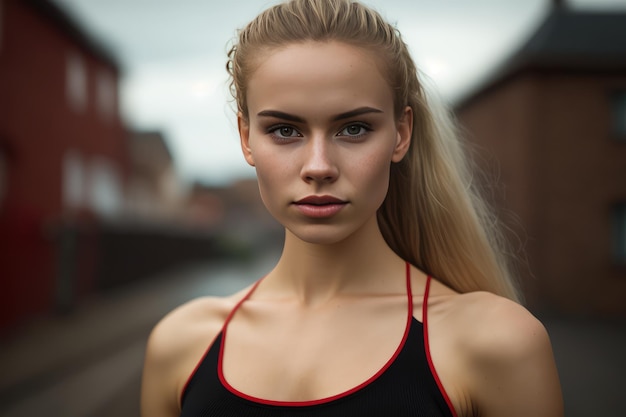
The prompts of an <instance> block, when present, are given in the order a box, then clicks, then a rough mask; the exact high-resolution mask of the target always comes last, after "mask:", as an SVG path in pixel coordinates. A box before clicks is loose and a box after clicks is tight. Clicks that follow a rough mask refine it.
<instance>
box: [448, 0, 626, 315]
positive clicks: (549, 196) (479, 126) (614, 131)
mask: <svg viewBox="0 0 626 417" xmlns="http://www.w3.org/2000/svg"><path fill="white" fill-rule="evenodd" d="M560 3H561V2H557V6H555V7H554V8H553V10H552V11H551V12H550V13H549V15H548V16H547V17H546V19H545V21H543V23H542V24H541V25H540V26H539V27H538V29H537V31H536V32H535V33H534V34H533V35H532V36H531V37H530V39H529V40H528V42H526V43H525V44H524V45H523V47H521V49H519V50H518V51H517V52H516V53H515V54H513V55H512V56H511V58H510V59H508V60H507V61H506V62H504V64H503V65H502V66H501V67H499V68H497V69H496V70H495V71H494V73H493V74H492V75H491V76H490V77H489V79H488V81H487V82H485V83H483V84H482V85H480V86H479V88H477V89H476V90H474V91H473V92H472V93H471V94H469V95H467V96H466V97H464V98H463V99H462V100H460V101H459V102H458V103H457V105H456V112H457V116H458V118H459V121H460V122H461V124H462V125H463V126H464V128H465V130H466V132H467V135H468V137H469V140H470V141H471V142H473V143H476V144H477V145H478V146H477V147H478V150H479V164H482V165H484V168H485V169H486V170H487V171H488V172H490V173H491V174H494V175H495V176H496V177H497V178H498V181H499V184H500V187H499V189H498V192H497V193H495V194H496V195H497V197H496V200H497V201H496V206H497V207H498V208H499V209H500V214H501V217H502V219H503V220H504V221H505V222H506V223H508V225H509V226H510V227H511V229H512V230H513V231H514V232H515V233H516V235H517V236H519V237H520V239H521V241H522V244H523V245H524V246H525V250H526V254H527V258H528V265H529V267H530V271H532V272H529V271H528V270H527V271H523V273H522V275H523V278H524V280H523V284H524V286H525V288H526V290H527V291H528V294H529V300H530V303H531V305H534V306H535V307H537V308H539V309H544V310H554V311H557V312H560V313H575V314H584V315H621V316H623V315H626V14H624V13H607V12H602V13H600V12H582V11H574V10H570V9H568V8H566V7H564V6H562V5H560Z"/></svg>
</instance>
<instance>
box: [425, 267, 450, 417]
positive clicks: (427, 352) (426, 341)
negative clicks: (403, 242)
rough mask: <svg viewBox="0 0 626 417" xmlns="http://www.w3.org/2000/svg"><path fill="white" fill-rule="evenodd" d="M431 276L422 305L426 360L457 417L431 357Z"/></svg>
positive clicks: (442, 393)
mask: <svg viewBox="0 0 626 417" xmlns="http://www.w3.org/2000/svg"><path fill="white" fill-rule="evenodd" d="M430 281H431V278H430V275H429V276H428V278H427V279H426V288H425V289H424V301H423V303H422V324H423V329H424V348H425V349H426V360H427V361H428V367H429V368H430V372H431V373H432V374H433V377H434V378H435V382H437V386H438V387H439V391H440V392H441V395H442V396H443V399H444V400H445V401H446V404H448V408H449V409H450V412H451V413H452V415H453V416H454V417H457V413H456V410H455V409H454V405H453V404H452V401H450V397H448V393H447V392H446V389H445V388H444V387H443V384H442V383H441V380H440V379H439V375H437V371H436V370H435V364H434V363H433V360H432V358H431V356H430V345H429V343H428V314H427V312H428V293H429V292H430Z"/></svg>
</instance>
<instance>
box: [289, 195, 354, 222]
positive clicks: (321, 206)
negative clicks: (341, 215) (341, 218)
mask: <svg viewBox="0 0 626 417" xmlns="http://www.w3.org/2000/svg"><path fill="white" fill-rule="evenodd" d="M346 204H348V202H347V201H345V200H342V199H340V198H337V197H333V196H330V195H321V196H318V195H311V196H307V197H304V198H302V199H300V200H298V201H295V202H294V205H295V206H296V208H297V209H298V210H299V211H300V213H302V214H303V215H305V216H307V217H311V218H316V219H323V218H328V217H332V216H334V215H335V214H337V213H338V212H340V211H341V209H343V208H344V207H345V206H346Z"/></svg>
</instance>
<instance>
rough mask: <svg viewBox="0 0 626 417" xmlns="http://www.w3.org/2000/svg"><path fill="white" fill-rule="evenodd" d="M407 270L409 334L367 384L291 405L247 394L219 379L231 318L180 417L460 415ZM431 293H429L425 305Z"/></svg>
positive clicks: (190, 385)
mask: <svg viewBox="0 0 626 417" xmlns="http://www.w3.org/2000/svg"><path fill="white" fill-rule="evenodd" d="M408 274H409V269H408V265H407V291H408V295H409V297H408V299H409V300H410V303H409V309H408V310H409V317H408V320H407V329H406V330H405V336H404V338H403V340H402V343H401V345H400V346H399V347H398V350H397V351H396V355H394V357H393V358H391V359H390V361H389V362H388V363H387V365H386V366H385V367H384V368H383V369H381V371H380V372H379V373H377V374H376V375H375V376H373V377H372V378H370V379H369V380H368V381H366V382H365V383H364V384H362V385H360V386H358V387H356V388H355V389H352V390H349V391H347V392H345V393H343V394H339V395H336V396H333V397H330V398H329V399H322V400H318V401H309V402H298V403H286V402H278V401H266V400H260V399H254V398H251V397H246V396H245V394H241V393H238V392H237V391H236V390H234V389H233V388H232V387H229V386H228V384H227V383H225V381H222V380H221V379H220V370H221V369H220V366H219V365H220V360H221V349H222V348H223V340H224V338H225V331H226V325H227V324H228V320H227V322H226V323H225V324H224V329H223V330H222V332H220V334H219V335H218V336H217V338H216V339H215V340H214V342H213V343H212V344H211V346H210V348H209V349H208V350H207V352H206V354H205V356H204V357H203V358H202V359H201V361H200V362H199V364H198V366H197V367H196V369H195V371H194V372H193V374H192V375H191V377H190V379H189V381H188V382H187V385H186V386H185V389H184V391H183V397H182V412H181V417H283V416H284V417H288V416H297V417H319V416H323V417H335V416H336V417H347V416H360V417H368V416H371V417H374V416H377V417H390V416H393V417H403V416H407V417H409V416H411V417H439V416H446V417H456V414H455V413H454V410H453V409H452V407H451V405H449V400H448V399H447V396H446V394H445V392H442V391H443V387H441V388H440V386H439V385H438V378H437V377H436V374H435V375H433V373H434V368H432V370H431V366H432V364H430V363H429V355H428V354H427V347H426V345H425V341H424V326H423V325H422V323H420V322H419V321H417V320H416V319H415V318H413V315H412V310H413V303H412V297H411V296H410V294H411V289H410V276H409V275H408ZM428 280H429V281H430V277H429V278H428ZM429 283H430V282H429ZM427 294H428V292H427V291H426V293H425V297H424V303H426V301H427ZM246 298H247V297H245V298H244V300H245V299H246ZM242 301H243V300H242ZM240 304H241V303H240ZM236 308H237V307H236ZM236 308H235V309H236ZM424 310H426V308H424ZM230 317H232V314H231V315H230Z"/></svg>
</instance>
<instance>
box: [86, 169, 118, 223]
mask: <svg viewBox="0 0 626 417" xmlns="http://www.w3.org/2000/svg"><path fill="white" fill-rule="evenodd" d="M89 168H90V169H89V205H90V208H91V209H92V210H93V211H94V212H95V213H97V214H99V215H101V216H112V215H115V214H118V213H119V212H120V211H121V209H122V203H123V201H122V198H123V196H122V187H121V181H120V177H119V175H118V173H117V170H116V168H115V165H113V164H112V163H111V162H109V161H108V160H107V159H105V158H103V157H96V158H95V159H94V160H93V161H92V162H91V164H90V167H89Z"/></svg>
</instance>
